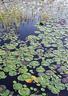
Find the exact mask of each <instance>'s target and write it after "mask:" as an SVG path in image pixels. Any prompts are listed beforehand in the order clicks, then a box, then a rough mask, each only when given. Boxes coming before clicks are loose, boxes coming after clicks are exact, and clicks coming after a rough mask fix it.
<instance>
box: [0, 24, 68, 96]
mask: <svg viewBox="0 0 68 96" xmlns="http://www.w3.org/2000/svg"><path fill="white" fill-rule="evenodd" d="M36 27H37V28H38V30H37V31H35V33H36V35H29V36H28V37H27V38H26V41H23V42H21V41H20V40H19V38H18V36H17V34H15V31H14V30H10V32H8V33H6V32H5V33H4V35H3V36H1V37H0V38H1V39H3V40H4V41H5V40H7V41H8V40H9V41H10V42H8V43H7V42H6V43H4V44H3V45H1V46H0V80H2V79H4V80H5V78H7V77H8V76H11V77H12V76H16V78H17V80H14V81H13V89H14V93H15V92H16V93H17V96H48V95H47V93H46V89H48V90H50V91H51V92H52V93H53V94H59V93H60V91H61V90H64V89H66V90H68V42H67V41H68V38H67V34H68V31H67V29H64V28H62V29H59V28H58V29H57V28H56V27H54V26H52V24H48V25H46V26H45V24H42V25H40V24H37V25H36ZM7 82H8V81H7ZM33 85H35V86H36V87H34V86H33ZM4 92H5V93H2V94H5V95H2V96H8V94H9V91H8V90H6V91H4ZM0 93H1V92H0ZM10 96H11V95H10ZM12 96H13V95H12Z"/></svg>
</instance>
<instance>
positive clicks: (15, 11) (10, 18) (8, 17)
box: [0, 6, 23, 25]
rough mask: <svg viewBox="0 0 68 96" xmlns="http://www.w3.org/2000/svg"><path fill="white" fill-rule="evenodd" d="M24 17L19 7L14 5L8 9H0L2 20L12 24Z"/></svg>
mask: <svg viewBox="0 0 68 96" xmlns="http://www.w3.org/2000/svg"><path fill="white" fill-rule="evenodd" d="M22 18H23V14H22V12H21V10H20V9H19V8H18V7H14V6H13V7H12V8H9V9H8V10H0V22H2V23H3V24H5V25H10V24H12V23H13V22H15V23H16V24H18V23H19V22H20V21H21V20H22Z"/></svg>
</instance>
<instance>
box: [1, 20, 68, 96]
mask: <svg viewBox="0 0 68 96" xmlns="http://www.w3.org/2000/svg"><path fill="white" fill-rule="evenodd" d="M38 22H40V21H39V20H38V18H37V19H36V18H35V20H25V21H22V22H21V23H20V26H19V28H18V30H17V31H18V34H17V35H18V38H17V37H14V38H13V36H15V35H14V34H13V33H12V32H11V34H12V36H10V34H9V35H6V34H5V35H4V34H3V35H4V36H5V37H6V38H7V39H6V38H5V39H3V38H4V37H3V38H2V37H1V36H0V37H1V38H0V48H1V49H2V51H3V50H6V52H7V54H8V55H7V56H8V58H7V59H8V60H10V59H11V60H13V57H12V56H14V54H15V55H16V54H17V53H14V54H13V52H17V51H18V49H19V47H20V46H21V47H22V49H23V47H24V46H25V47H24V48H25V49H23V50H24V51H23V50H22V51H23V52H25V51H26V52H25V54H26V56H25V58H26V57H28V58H29V57H30V58H29V59H28V58H26V60H25V61H27V62H25V61H22V63H23V65H24V64H25V65H26V66H27V67H26V68H27V69H28V71H27V72H28V73H30V74H31V75H34V76H36V77H34V78H35V79H36V78H37V77H40V76H39V74H40V73H39V74H38V72H37V68H39V67H40V66H43V68H44V69H45V71H46V72H47V71H48V70H52V69H50V67H49V65H47V66H45V65H41V62H42V60H43V59H44V58H43V57H44V56H43V54H45V55H46V54H47V55H46V56H47V57H45V58H46V59H48V58H49V59H51V58H52V57H48V56H49V54H51V53H52V52H53V51H55V50H57V47H56V46H55V45H54V46H52V45H51V46H50V45H49V46H47V45H48V44H47V42H46V41H45V42H44V41H43V42H42V43H40V42H41V41H42V40H44V34H43V31H44V28H43V27H48V28H52V27H56V26H55V24H54V25H53V24H52V25H51V24H49V22H48V23H47V24H42V23H39V25H40V27H42V29H41V31H40V32H42V33H41V34H40V35H39V38H42V40H41V39H40V40H38V38H36V37H38V33H35V31H39V28H37V27H36V26H35V25H36V24H37V23H38ZM60 22H61V21H60ZM60 22H59V23H60ZM62 23H63V22H62ZM1 27H2V26H1ZM60 27H61V26H60ZM63 27H64V26H63ZM61 28H62V27H61ZM2 29H4V28H3V27H2ZM2 29H1V31H0V33H2V31H3V33H5V32H4V31H5V30H2ZM56 29H57V27H56V28H55V30H56ZM46 30H47V31H48V32H50V31H49V30H51V29H46ZM53 31H54V30H52V32H53ZM58 31H59V28H58ZM66 31H67V29H66ZM63 32H64V30H63ZM7 34H8V33H7ZM58 34H59V33H58ZM45 35H47V34H45ZM53 35H55V34H54V33H53ZM59 35H61V34H59ZM7 36H8V37H7ZM29 36H32V37H30V38H28V39H27V37H29ZM33 36H36V37H34V38H33ZM49 36H51V34H50V35H49ZM55 36H56V35H55ZM57 36H58V35H57ZM16 38H17V39H16ZM56 38H57V37H56ZM58 38H59V36H58ZM10 39H11V40H10ZM18 39H19V40H21V41H19V42H18V44H17V45H16V43H17V40H18ZM26 39H27V41H26ZM61 39H62V41H64V40H65V41H64V42H63V43H64V44H63V45H64V46H65V49H66V50H68V47H67V45H66V44H67V40H68V36H67V32H66V34H63V38H61ZM33 40H35V41H33ZM47 40H48V39H47ZM22 41H25V42H24V43H23V45H20V46H19V47H18V45H19V43H20V42H22ZM28 41H29V44H27V43H28ZM36 41H38V42H39V44H40V45H35V44H36V43H37V42H36ZM30 42H31V45H30ZM49 42H50V41H49ZM57 42H58V44H57V45H60V44H61V45H62V42H61V41H60V40H59V41H57ZM59 42H60V43H59ZM45 43H46V44H47V45H44V44H45ZM9 44H14V46H13V45H11V46H10V45H9ZM33 44H34V45H33ZM4 45H6V46H4ZM7 45H9V46H7ZM31 46H33V47H36V46H39V47H36V48H35V49H30V50H33V51H34V50H35V51H36V52H37V50H39V49H42V50H41V51H40V50H39V51H38V54H36V53H35V54H33V52H32V54H31V53H29V52H28V51H30V50H28V49H27V48H30V47H31ZM15 47H16V48H15ZM60 47H62V46H59V47H58V49H59V48H60ZM31 48H32V47H31ZM14 49H15V50H14ZM43 51H44V52H43ZM50 51H51V53H49V54H48V52H50ZM61 51H62V50H61ZM63 51H64V50H63ZM10 52H12V54H13V55H11V53H10ZM30 52H31V51H30ZM45 52H46V53H45ZM67 52H68V51H67ZM27 53H28V54H27ZM1 54H3V53H1ZM1 54H0V56H1V58H2V59H3V61H4V59H5V58H6V57H4V56H3V55H1ZM21 54H22V53H21ZM21 54H20V56H21ZM25 54H24V55H25ZM29 54H31V55H29ZM57 54H58V53H57ZM18 55H19V53H18V54H17V55H16V56H17V57H18ZM39 55H41V56H39ZM5 56H6V55H5ZM32 56H33V60H34V61H38V62H39V65H38V66H36V65H34V66H32V67H31V66H28V64H29V62H31V61H32ZM9 57H10V58H9ZM38 57H39V58H38ZM14 58H15V57H14ZM21 58H22V57H21ZM56 58H57V57H56ZM22 59H23V58H22ZM5 60H6V59H5ZM16 60H17V58H16ZM30 60H31V61H30ZM57 60H58V59H57ZM5 62H6V61H5ZM48 62H50V61H48ZM3 63H4V62H2V63H1V64H3ZM9 63H10V64H11V62H9ZM17 63H18V62H17ZM19 63H20V62H19ZM35 63H37V62H35ZM53 63H54V62H53ZM60 65H61V64H57V65H56V66H54V67H57V68H56V70H57V69H59V68H60ZM50 66H51V65H50ZM63 66H64V65H63ZM5 67H6V65H1V66H0V68H1V69H0V71H2V70H4V72H6V73H5V74H6V75H7V77H6V78H5V79H0V85H5V86H6V89H8V90H10V93H11V92H12V93H13V95H12V96H21V95H19V92H18V91H15V89H13V81H16V82H17V83H20V84H22V85H26V86H27V88H29V89H30V87H33V88H34V89H35V90H31V94H33V93H35V95H31V96H67V95H68V91H67V89H64V88H60V89H64V90H63V91H60V92H59V94H57V95H56V94H54V93H53V92H51V91H50V90H49V89H48V88H47V87H46V88H44V87H42V86H43V84H42V82H41V81H40V82H41V85H40V86H38V85H37V84H36V83H37V82H35V81H34V82H33V83H28V82H26V81H19V80H18V77H19V75H20V74H22V73H19V74H18V71H20V70H19V68H21V67H22V65H20V64H19V65H18V66H17V65H15V66H14V67H17V68H18V69H14V70H12V71H13V72H17V73H12V71H11V72H10V71H9V70H8V73H9V74H8V73H7V71H6V69H4V68H5ZM54 67H53V68H54ZM9 68H10V69H12V68H13V67H11V66H9ZM43 68H42V70H43ZM51 68H52V66H51ZM63 68H66V67H65V66H64V67H63ZM62 70H63V69H62ZM62 70H61V69H60V70H59V71H60V72H58V71H57V73H55V74H57V75H58V74H59V75H60V74H61V75H60V76H63V75H64V74H63V72H61V71H62ZM65 70H67V69H65ZM24 71H26V70H24ZM53 71H55V69H54V70H53ZM63 71H64V70H63ZM46 72H43V73H42V74H41V75H42V76H43V75H45V74H46ZM67 74H68V73H67ZM67 74H66V75H67ZM12 75H13V76H12ZM59 75H58V76H59ZM0 78H1V77H0ZM56 78H57V80H58V77H56ZM60 78H61V77H60ZM66 78H67V76H66ZM40 79H41V78H40ZM46 79H47V78H46ZM46 79H45V81H46ZM50 79H52V78H50ZM50 79H48V80H50ZM53 79H54V78H53ZM61 79H62V78H61ZM50 81H51V80H50ZM54 82H55V81H54ZM56 82H58V81H56ZM43 83H44V82H43ZM46 83H47V82H46ZM52 83H53V81H52ZM66 84H68V81H67V83H66ZM60 85H61V86H63V85H62V83H60ZM54 86H57V85H54ZM16 87H17V86H16ZM58 87H60V86H58ZM41 88H43V89H42V90H41ZM36 89H37V90H36ZM43 90H44V91H43ZM42 92H43V93H46V94H47V95H45V94H44V95H39V94H42ZM36 94H37V95H36ZM1 96H2V95H1ZM5 96H8V95H5ZM22 96H24V95H22ZM25 96H27V95H25Z"/></svg>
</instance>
